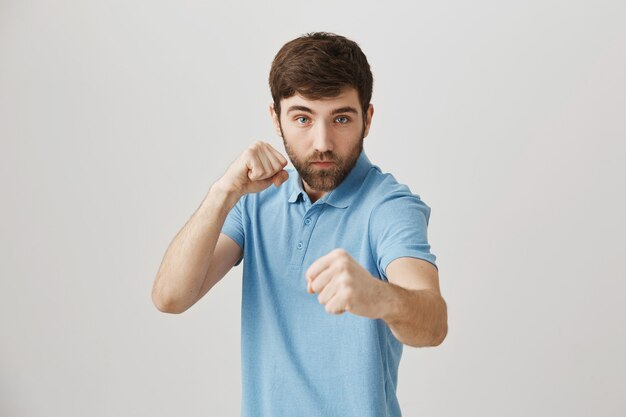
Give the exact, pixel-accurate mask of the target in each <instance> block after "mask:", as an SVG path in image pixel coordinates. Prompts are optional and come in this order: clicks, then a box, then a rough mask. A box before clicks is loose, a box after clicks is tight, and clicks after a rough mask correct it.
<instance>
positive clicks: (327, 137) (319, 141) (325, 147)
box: [312, 123, 333, 153]
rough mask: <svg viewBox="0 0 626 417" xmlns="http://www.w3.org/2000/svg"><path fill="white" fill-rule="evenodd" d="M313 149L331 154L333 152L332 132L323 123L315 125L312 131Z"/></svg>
mask: <svg viewBox="0 0 626 417" xmlns="http://www.w3.org/2000/svg"><path fill="white" fill-rule="evenodd" d="M312 133H313V148H314V149H315V150H316V151H317V152H319V153H324V152H331V151H332V150H333V138H332V131H331V129H330V127H328V126H327V125H326V124H325V123H317V126H316V128H315V129H313V132H312Z"/></svg>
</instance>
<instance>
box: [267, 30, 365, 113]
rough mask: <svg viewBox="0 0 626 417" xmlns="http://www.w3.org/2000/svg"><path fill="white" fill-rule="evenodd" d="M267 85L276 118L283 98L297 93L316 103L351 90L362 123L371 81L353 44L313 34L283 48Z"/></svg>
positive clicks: (321, 33)
mask: <svg viewBox="0 0 626 417" xmlns="http://www.w3.org/2000/svg"><path fill="white" fill-rule="evenodd" d="M269 83H270V91H271V93H272V99H273V100H274V109H275V110H276V113H277V114H278V115H279V116H280V100H281V99H283V98H289V97H291V96H293V95H294V94H296V93H298V94H301V95H302V96H304V97H306V98H308V99H310V100H317V99H320V98H325V97H336V96H338V95H339V94H340V93H341V90H342V89H343V88H345V87H354V88H355V89H356V90H357V92H358V94H359V102H360V104H361V108H362V110H363V119H364V120H365V118H366V113H367V108H368V107H369V104H370V100H371V99H372V86H373V83H374V80H373V77H372V71H371V70H370V66H369V63H368V62H367V58H366V57H365V54H363V51H361V48H360V47H359V45H357V43H356V42H354V41H351V40H349V39H347V38H345V37H343V36H340V35H336V34H334V33H328V32H312V33H307V34H305V35H303V36H301V37H299V38H296V39H294V40H292V41H289V42H287V43H286V44H285V45H283V47H282V48H281V49H280V51H278V53H277V54H276V57H274V61H273V62H272V68H271V70H270V76H269Z"/></svg>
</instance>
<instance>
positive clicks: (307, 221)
mask: <svg viewBox="0 0 626 417" xmlns="http://www.w3.org/2000/svg"><path fill="white" fill-rule="evenodd" d="M323 207H324V206H323V205H317V206H315V205H313V206H311V208H310V209H309V210H307V211H306V213H305V215H304V221H303V222H302V223H301V228H300V233H301V235H300V239H298V241H297V242H296V251H295V252H296V254H294V256H293V258H292V259H293V260H294V261H295V263H296V264H297V265H302V262H303V261H304V256H305V255H306V251H307V248H308V245H309V240H310V239H311V234H312V233H313V228H314V227H315V222H316V221H317V219H318V217H319V215H320V214H321V211H322V210H323Z"/></svg>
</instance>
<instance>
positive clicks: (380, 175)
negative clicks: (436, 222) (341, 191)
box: [364, 165, 430, 214]
mask: <svg viewBox="0 0 626 417" xmlns="http://www.w3.org/2000/svg"><path fill="white" fill-rule="evenodd" d="M372 168H373V169H370V171H369V172H368V175H367V176H366V179H365V182H364V186H365V190H364V191H366V194H367V195H368V196H370V199H371V205H372V213H373V214H374V213H389V214H393V212H394V211H395V210H399V209H400V210H401V209H403V208H406V207H411V206H413V207H419V208H420V209H421V210H423V211H425V212H428V214H430V207H429V206H428V205H427V204H426V203H425V202H424V201H422V198H421V197H420V195H419V194H416V193H414V192H413V191H412V190H411V189H410V188H409V186H408V185H406V184H402V183H400V182H398V181H397V180H396V178H395V177H394V176H393V174H391V173H388V172H383V171H382V170H381V169H380V168H379V167H378V166H376V165H374V166H373V167H372Z"/></svg>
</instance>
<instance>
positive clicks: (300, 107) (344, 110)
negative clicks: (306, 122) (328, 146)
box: [287, 106, 359, 115]
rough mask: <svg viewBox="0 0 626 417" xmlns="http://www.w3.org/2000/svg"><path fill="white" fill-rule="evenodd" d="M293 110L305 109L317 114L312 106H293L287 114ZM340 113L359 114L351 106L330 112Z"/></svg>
mask: <svg viewBox="0 0 626 417" xmlns="http://www.w3.org/2000/svg"><path fill="white" fill-rule="evenodd" d="M292 111H304V112H307V113H311V114H315V112H314V111H313V110H311V109H310V108H308V107H306V106H291V107H289V109H288V110H287V114H289V113H291V112H292ZM339 113H354V114H357V115H358V114H359V112H358V111H357V110H356V109H355V108H354V107H350V106H345V107H340V108H338V109H335V110H333V111H332V112H331V113H330V114H332V115H334V114H339Z"/></svg>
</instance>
